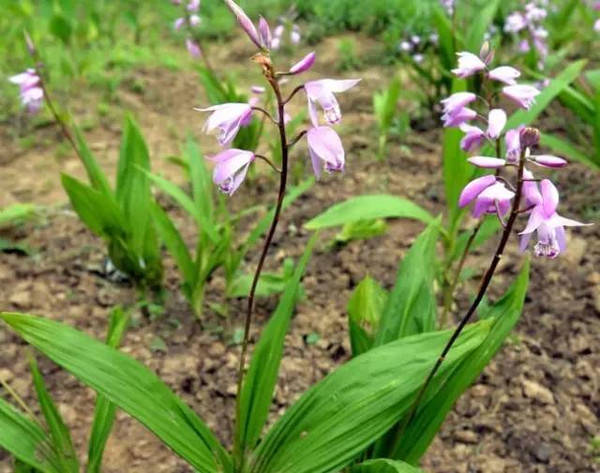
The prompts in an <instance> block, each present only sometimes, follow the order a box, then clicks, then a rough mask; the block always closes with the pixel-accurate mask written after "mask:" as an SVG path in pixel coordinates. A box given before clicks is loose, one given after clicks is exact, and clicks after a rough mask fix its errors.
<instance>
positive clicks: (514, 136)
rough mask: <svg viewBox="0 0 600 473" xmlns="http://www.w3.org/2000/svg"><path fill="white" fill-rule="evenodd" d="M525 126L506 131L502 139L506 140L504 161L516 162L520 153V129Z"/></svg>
mask: <svg viewBox="0 0 600 473" xmlns="http://www.w3.org/2000/svg"><path fill="white" fill-rule="evenodd" d="M523 128H525V127H524V126H523V125H521V126H520V127H518V128H513V129H511V130H508V131H507V132H506V135H505V136H504V139H505V141H506V161H507V162H509V163H511V164H516V163H517V162H518V161H519V156H520V155H521V136H520V135H521V130H522V129H523Z"/></svg>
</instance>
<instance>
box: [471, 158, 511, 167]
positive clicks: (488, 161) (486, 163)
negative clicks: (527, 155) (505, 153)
mask: <svg viewBox="0 0 600 473" xmlns="http://www.w3.org/2000/svg"><path fill="white" fill-rule="evenodd" d="M467 161H469V162H470V163H471V164H472V165H474V166H477V167H478V168H484V169H497V168H501V167H503V166H506V160H505V159H501V158H491V157H489V156H473V157H472V158H469V159H467Z"/></svg>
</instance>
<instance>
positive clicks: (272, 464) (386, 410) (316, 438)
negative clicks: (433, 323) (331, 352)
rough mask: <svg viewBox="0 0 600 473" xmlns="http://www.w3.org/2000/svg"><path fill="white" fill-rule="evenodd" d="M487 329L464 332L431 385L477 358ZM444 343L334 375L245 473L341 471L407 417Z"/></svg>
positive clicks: (394, 348) (394, 350)
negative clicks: (460, 364)
mask: <svg viewBox="0 0 600 473" xmlns="http://www.w3.org/2000/svg"><path fill="white" fill-rule="evenodd" d="M489 327H490V324H489V323H488V322H487V321H484V322H480V323H478V324H474V325H472V326H470V327H468V328H467V329H466V330H465V331H464V332H463V334H462V335H461V336H460V337H459V341H458V344H457V345H454V347H453V349H452V350H451V351H450V353H449V357H448V358H446V362H445V363H444V364H443V365H442V367H441V370H440V372H438V374H437V375H436V377H435V378H434V379H435V380H437V379H439V377H441V376H445V374H446V373H447V371H448V370H451V369H453V368H455V367H456V365H457V363H458V362H460V361H461V360H463V359H464V358H465V356H467V355H468V354H469V353H471V352H472V351H473V350H475V349H476V348H477V347H478V346H479V345H480V344H481V342H482V341H483V339H485V337H486V336H487V334H488V332H489ZM450 336H451V333H450V332H448V331H445V332H429V333H424V334H420V335H415V336H412V337H406V338H403V339H401V340H397V341H395V342H392V343H388V344H387V345H383V346H381V347H378V348H375V349H373V350H370V351H368V352H367V353H365V354H363V355H360V356H358V357H356V358H353V359H352V360H350V361H349V362H348V363H346V364H345V365H343V366H341V367H340V368H338V369H337V370H336V371H334V372H333V373H331V374H330V375H329V376H327V377H326V378H325V379H324V380H322V381H321V382H319V383H318V384H316V385H315V386H313V387H312V388H310V389H309V390H308V391H307V392H305V393H304V395H303V396H302V397H301V398H300V399H299V400H298V401H297V402H296V403H295V404H294V405H293V406H292V407H291V408H290V409H288V411H287V412H286V413H285V414H284V415H283V417H282V418H281V419H279V421H278V422H277V423H276V424H275V425H274V426H273V428H272V429H271V430H270V431H269V433H268V434H267V436H266V437H265V438H264V440H263V441H262V442H261V443H260V445H259V446H258V448H257V450H256V452H255V454H254V463H253V465H252V467H251V469H250V470H251V471H252V472H253V473H325V472H334V471H340V470H341V469H343V468H344V467H345V466H346V465H347V464H348V463H350V462H351V461H352V459H354V458H355V457H356V456H357V455H359V454H360V453H361V452H362V451H364V450H365V449H366V448H367V447H368V446H369V445H371V444H372V443H373V441H375V440H376V439H377V438H378V437H380V436H381V435H382V434H383V433H384V432H385V431H386V430H388V429H389V428H390V427H391V426H392V425H394V424H395V423H396V422H397V421H398V420H399V419H400V418H401V416H402V415H403V414H405V413H406V411H407V410H408V409H409V408H410V406H411V404H412V401H413V400H414V397H415V395H416V392H417V390H418V389H419V387H420V386H421V384H422V383H423V380H424V379H425V377H426V376H427V374H428V373H429V371H430V370H431V368H432V366H433V364H434V363H435V360H436V359H437V357H439V354H440V353H441V351H442V349H443V348H444V346H445V344H446V343H447V342H448V339H449V337H450ZM299 452H301V454H299Z"/></svg>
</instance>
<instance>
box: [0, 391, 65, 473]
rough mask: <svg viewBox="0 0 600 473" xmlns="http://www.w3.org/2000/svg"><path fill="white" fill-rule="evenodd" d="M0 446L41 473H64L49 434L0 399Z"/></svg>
mask: <svg viewBox="0 0 600 473" xmlns="http://www.w3.org/2000/svg"><path fill="white" fill-rule="evenodd" d="M0 447H2V448H3V449H4V450H6V451H7V452H10V454H11V455H14V456H15V457H16V458H18V459H19V460H20V461H22V462H23V463H26V464H27V465H29V466H31V467H34V468H36V469H37V470H39V471H41V472H44V473H64V472H63V471H62V469H61V467H60V463H59V462H58V459H57V458H56V452H55V451H54V450H53V448H52V444H51V441H50V438H49V437H48V434H46V432H45V431H44V430H43V429H42V427H40V426H39V425H38V424H37V423H36V422H34V421H32V420H31V419H30V418H28V417H26V416H25V415H23V414H21V413H20V412H19V411H17V410H16V409H15V408H14V407H12V406H11V405H10V404H9V403H8V402H6V401H5V400H4V399H2V398H1V397H0Z"/></svg>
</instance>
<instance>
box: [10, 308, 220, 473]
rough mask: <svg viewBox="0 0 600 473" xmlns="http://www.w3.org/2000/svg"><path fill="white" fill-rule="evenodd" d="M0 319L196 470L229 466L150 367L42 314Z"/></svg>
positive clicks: (216, 444)
mask: <svg viewBox="0 0 600 473" xmlns="http://www.w3.org/2000/svg"><path fill="white" fill-rule="evenodd" d="M0 318H1V319H3V320H4V321H5V322H6V323H7V324H9V325H10V326H11V327H12V328H13V329H14V330H15V331H16V332H17V333H18V334H19V335H20V336H21V337H23V339H24V340H26V341H27V342H28V343H30V344H31V345H33V346H34V347H36V348H37V349H38V350H40V351H41V352H42V353H44V354H45V355H46V356H48V357H49V358H50V359H51V360H53V361H54V362H55V363H57V364H59V365H60V366H62V367H63V368H65V369H66V370H68V371H70V372H71V373H73V374H74V375H75V376H76V377H77V378H79V379H80V380H81V381H82V382H83V383H85V384H87V385H88V386H90V387H92V388H93V389H94V390H96V391H97V392H98V393H100V394H102V395H104V396H106V397H107V398H108V399H109V400H110V401H111V402H113V403H115V404H116V405H117V406H119V407H120V408H121V409H123V410H124V411H125V412H127V413H129V414H131V415H132V416H133V417H135V418H136V419H138V420H139V421H140V422H142V423H143V424H144V425H145V426H146V427H148V429H150V430H151V431H152V432H154V433H155V434H156V435H157V436H158V437H159V438H160V439H161V440H162V441H163V442H164V443H165V444H166V445H167V446H169V447H170V448H172V449H173V451H174V452H175V453H177V454H178V455H180V456H181V457H182V458H184V459H185V460H186V461H187V462H188V463H190V465H192V466H193V467H194V468H195V469H196V470H198V471H199V472H200V473H215V472H218V471H220V470H223V469H224V471H226V472H228V471H230V466H231V463H230V458H229V455H228V454H227V452H226V451H225V449H224V448H223V447H222V446H221V445H220V444H219V442H218V441H217V439H216V438H215V436H214V435H213V434H212V432H210V430H209V429H208V427H206V425H205V424H204V423H203V422H202V421H201V420H200V419H199V418H198V416H197V415H196V414H195V413H194V412H193V411H192V410H191V409H190V408H189V407H188V406H187V405H186V404H185V403H184V402H183V401H182V400H181V399H180V398H178V397H177V396H176V395H175V394H174V393H173V392H172V391H171V390H170V389H169V387H168V386H167V385H166V384H165V383H163V382H162V381H161V380H160V379H159V378H158V377H157V376H156V375H155V374H154V373H153V372H151V371H150V370H149V369H148V368H146V367H145V366H144V365H142V364H141V363H139V362H138V361H136V360H134V359H133V358H131V357H129V356H127V355H125V354H123V353H120V352H119V351H118V350H115V349H114V348H110V347H107V346H106V345H104V344H103V343H100V342H99V341H97V340H95V339H93V338H91V337H89V336H88V335H86V334H84V333H82V332H79V331H77V330H75V329H73V328H71V327H69V326H67V325H64V324H60V323H58V322H54V321H51V320H48V319H44V318H41V317H36V316H33V315H25V314H18V313H2V314H0Z"/></svg>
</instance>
